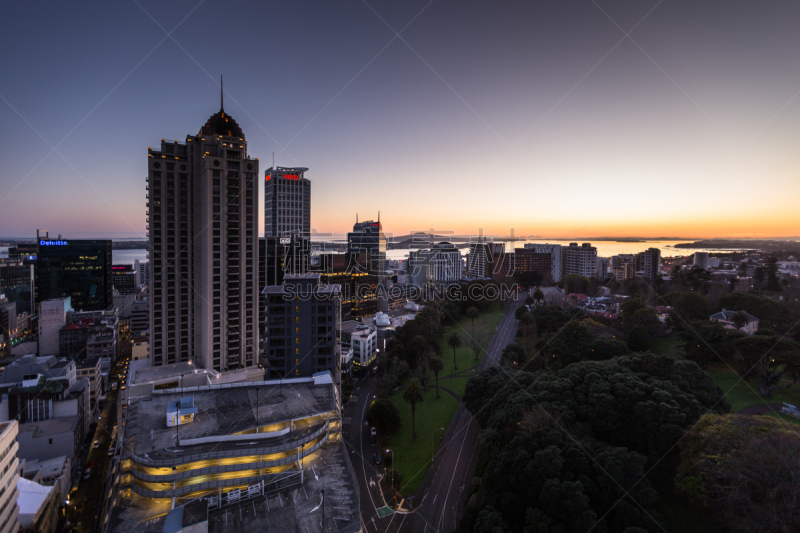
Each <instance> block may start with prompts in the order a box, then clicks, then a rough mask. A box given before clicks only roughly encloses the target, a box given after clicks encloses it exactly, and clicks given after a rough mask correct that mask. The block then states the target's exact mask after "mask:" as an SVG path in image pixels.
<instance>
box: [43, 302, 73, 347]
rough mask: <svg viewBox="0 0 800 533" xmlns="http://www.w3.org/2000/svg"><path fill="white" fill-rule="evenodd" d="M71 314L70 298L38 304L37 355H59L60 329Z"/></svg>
mask: <svg viewBox="0 0 800 533" xmlns="http://www.w3.org/2000/svg"><path fill="white" fill-rule="evenodd" d="M71 312H72V305H71V303H70V297H69V296H67V297H66V298H57V299H55V300H45V301H43V302H41V303H40V304H39V355H58V354H59V353H61V339H60V332H61V328H63V327H64V326H66V325H67V319H68V318H69V315H70V313H71Z"/></svg>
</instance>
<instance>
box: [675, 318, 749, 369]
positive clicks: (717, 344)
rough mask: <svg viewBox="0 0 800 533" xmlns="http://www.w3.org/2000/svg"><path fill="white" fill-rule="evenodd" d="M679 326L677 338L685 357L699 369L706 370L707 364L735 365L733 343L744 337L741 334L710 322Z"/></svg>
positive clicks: (702, 321)
mask: <svg viewBox="0 0 800 533" xmlns="http://www.w3.org/2000/svg"><path fill="white" fill-rule="evenodd" d="M679 326H681V327H680V329H679V330H678V336H679V337H680V339H681V340H682V341H683V349H684V351H685V352H686V357H687V358H688V359H689V360H691V361H694V362H695V363H697V364H698V365H700V368H703V369H705V368H707V367H708V364H709V363H717V364H719V363H724V364H728V365H734V364H736V361H737V359H736V348H735V347H734V345H733V341H735V340H736V339H738V338H739V337H741V336H742V335H744V334H743V333H742V332H740V331H734V330H731V329H728V328H726V327H725V326H724V325H723V324H721V323H720V322H712V321H710V320H694V321H692V322H688V323H684V322H681V323H679Z"/></svg>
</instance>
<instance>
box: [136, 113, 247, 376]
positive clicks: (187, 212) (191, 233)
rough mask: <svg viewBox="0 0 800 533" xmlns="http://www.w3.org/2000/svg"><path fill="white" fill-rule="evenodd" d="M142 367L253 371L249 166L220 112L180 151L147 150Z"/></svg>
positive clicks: (237, 135)
mask: <svg viewBox="0 0 800 533" xmlns="http://www.w3.org/2000/svg"><path fill="white" fill-rule="evenodd" d="M148 171H149V172H148V188H149V197H148V202H147V207H148V229H149V232H150V234H149V235H150V276H151V279H150V343H151V350H150V358H151V364H152V365H153V366H159V365H166V364H172V363H177V362H182V361H194V362H195V363H196V364H197V365H198V366H200V367H202V368H213V369H215V370H225V369H227V368H236V367H240V366H241V367H249V366H253V365H257V364H258V324H257V322H258V309H257V306H258V279H257V268H258V219H257V215H258V202H257V200H256V199H257V198H258V160H257V159H250V158H249V157H248V156H247V141H246V140H245V136H244V133H243V132H242V130H241V128H240V127H239V125H238V124H237V123H236V121H235V120H234V119H233V117H231V116H230V115H228V114H226V113H225V110H224V109H223V107H222V100H221V98H220V110H219V112H217V113H215V114H214V115H212V116H211V118H209V119H208V121H207V122H206V123H205V125H203V126H202V127H201V128H200V131H199V132H198V134H197V135H187V136H186V141H185V142H179V141H170V140H165V139H161V147H160V149H152V148H149V149H148Z"/></svg>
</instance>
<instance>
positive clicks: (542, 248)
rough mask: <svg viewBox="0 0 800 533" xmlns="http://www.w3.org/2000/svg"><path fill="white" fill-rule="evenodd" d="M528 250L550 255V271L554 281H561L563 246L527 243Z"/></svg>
mask: <svg viewBox="0 0 800 533" xmlns="http://www.w3.org/2000/svg"><path fill="white" fill-rule="evenodd" d="M525 249H526V250H533V251H534V252H536V253H540V254H549V255H550V270H551V273H552V276H553V281H561V278H562V274H561V266H562V259H561V245H560V244H547V243H545V244H540V243H530V242H529V243H525Z"/></svg>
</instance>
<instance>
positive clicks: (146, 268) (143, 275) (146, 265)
mask: <svg viewBox="0 0 800 533" xmlns="http://www.w3.org/2000/svg"><path fill="white" fill-rule="evenodd" d="M133 268H134V269H135V270H136V284H137V286H139V287H141V286H143V285H147V284H148V283H150V262H149V261H139V260H138V259H137V260H136V261H135V262H134V263H133Z"/></svg>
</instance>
